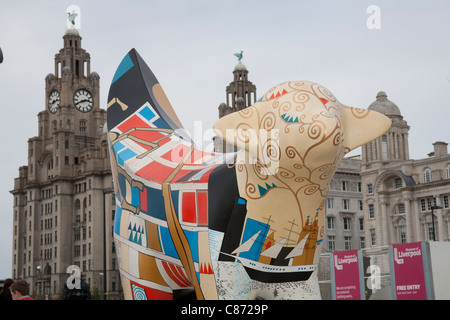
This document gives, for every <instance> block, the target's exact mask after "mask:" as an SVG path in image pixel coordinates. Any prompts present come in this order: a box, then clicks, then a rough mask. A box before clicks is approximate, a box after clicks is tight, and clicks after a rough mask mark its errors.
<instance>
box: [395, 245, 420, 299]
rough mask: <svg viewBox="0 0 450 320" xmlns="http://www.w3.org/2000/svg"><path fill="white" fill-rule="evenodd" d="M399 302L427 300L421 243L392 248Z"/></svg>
mask: <svg viewBox="0 0 450 320" xmlns="http://www.w3.org/2000/svg"><path fill="white" fill-rule="evenodd" d="M392 253H393V255H394V259H393V260H394V274H395V292H396V294H397V300H426V299H427V292H426V287H425V275H424V270H423V259H422V246H421V242H413V243H404V244H398V245H393V246H392Z"/></svg>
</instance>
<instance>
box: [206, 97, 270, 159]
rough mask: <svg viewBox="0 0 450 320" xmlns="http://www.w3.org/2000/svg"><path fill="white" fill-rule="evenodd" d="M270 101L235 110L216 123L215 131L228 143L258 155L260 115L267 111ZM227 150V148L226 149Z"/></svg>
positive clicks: (255, 155)
mask: <svg viewBox="0 0 450 320" xmlns="http://www.w3.org/2000/svg"><path fill="white" fill-rule="evenodd" d="M270 104H271V103H270V102H267V101H264V102H256V103H255V104H254V105H253V106H251V107H248V108H245V109H243V110H241V111H238V112H233V113H231V114H229V115H227V116H225V117H223V118H220V119H219V120H217V121H216V123H215V124H214V127H213V128H214V131H215V132H216V134H217V135H218V136H219V137H220V138H221V139H222V140H223V141H225V142H226V143H229V144H231V145H234V146H236V147H237V148H239V149H245V150H246V151H247V152H249V153H250V154H251V155H253V156H254V157H257V156H258V145H259V142H258V133H259V118H260V117H259V115H262V114H264V113H265V109H266V107H267V106H268V105H270ZM224 152H225V150H224Z"/></svg>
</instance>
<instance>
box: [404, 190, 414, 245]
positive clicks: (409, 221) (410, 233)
mask: <svg viewBox="0 0 450 320" xmlns="http://www.w3.org/2000/svg"><path fill="white" fill-rule="evenodd" d="M409 193H410V192H409V191H403V203H404V204H405V215H406V242H413V239H414V237H413V223H412V220H413V217H412V214H413V213H412V212H411V202H410V201H411V197H410V195H409Z"/></svg>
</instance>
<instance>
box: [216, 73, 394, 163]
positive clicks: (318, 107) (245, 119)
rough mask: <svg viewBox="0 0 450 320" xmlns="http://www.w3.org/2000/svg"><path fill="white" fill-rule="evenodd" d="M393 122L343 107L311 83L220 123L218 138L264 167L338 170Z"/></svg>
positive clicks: (267, 97) (271, 95) (278, 91)
mask: <svg viewBox="0 0 450 320" xmlns="http://www.w3.org/2000/svg"><path fill="white" fill-rule="evenodd" d="M389 126H390V120H389V119H388V118H386V117H385V116H384V115H381V114H378V113H376V112H371V111H369V110H366V109H358V108H351V107H347V106H345V105H343V104H341V103H340V102H339V101H338V100H337V99H336V97H335V96H334V95H333V94H332V93H331V92H330V91H328V90H327V89H326V88H324V87H323V86H321V85H319V84H317V83H313V82H308V81H290V82H284V83H281V84H279V85H277V86H275V87H273V88H271V89H270V90H268V91H267V92H266V93H265V94H264V96H263V97H262V98H261V99H260V100H259V101H258V102H256V103H255V104H254V105H253V106H251V107H249V108H246V109H243V110H241V111H239V112H236V113H233V114H230V115H228V116H226V117H224V118H222V119H220V120H219V121H217V122H216V124H215V125H214V128H215V130H216V133H217V134H218V135H219V136H220V137H221V138H222V139H224V140H225V141H227V142H228V143H231V144H234V145H236V146H237V147H238V148H241V149H245V150H246V151H248V152H249V153H250V154H251V155H252V156H253V157H255V158H257V159H258V161H259V162H261V163H263V164H266V165H268V164H272V165H273V163H274V162H276V161H279V164H282V165H283V166H285V165H286V164H288V163H289V162H292V163H291V165H297V166H299V165H300V164H299V162H298V160H299V159H300V161H301V165H302V166H306V167H308V168H318V167H320V166H323V165H326V164H334V165H337V164H338V162H339V160H340V159H341V158H342V156H344V154H345V153H347V152H349V151H350V150H352V149H354V148H356V147H358V146H360V145H362V144H364V143H366V142H368V141H370V140H372V139H373V138H374V137H375V132H378V131H379V127H383V128H388V127H389Z"/></svg>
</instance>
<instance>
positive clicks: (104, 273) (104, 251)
mask: <svg viewBox="0 0 450 320" xmlns="http://www.w3.org/2000/svg"><path fill="white" fill-rule="evenodd" d="M108 193H114V190H113V189H103V300H106V203H105V199H106V194H108Z"/></svg>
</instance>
